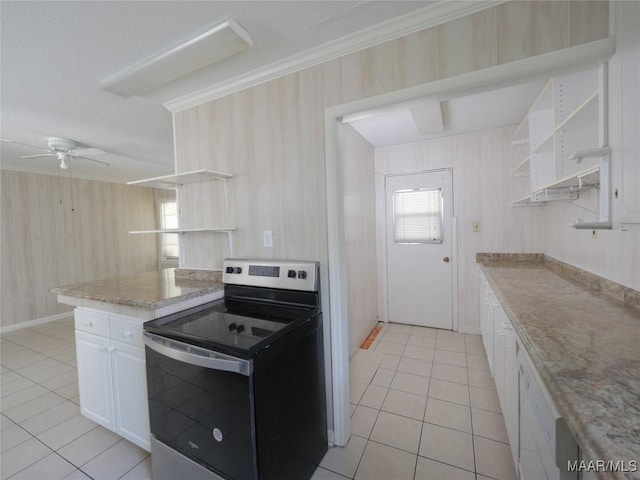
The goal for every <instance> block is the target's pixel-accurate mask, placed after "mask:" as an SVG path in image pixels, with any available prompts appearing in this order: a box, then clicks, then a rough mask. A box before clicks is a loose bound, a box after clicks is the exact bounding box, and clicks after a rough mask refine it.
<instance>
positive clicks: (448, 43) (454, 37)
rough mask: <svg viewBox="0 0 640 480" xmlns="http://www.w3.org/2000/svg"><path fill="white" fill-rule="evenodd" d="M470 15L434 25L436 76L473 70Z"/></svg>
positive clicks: (444, 76)
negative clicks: (436, 60)
mask: <svg viewBox="0 0 640 480" xmlns="http://www.w3.org/2000/svg"><path fill="white" fill-rule="evenodd" d="M472 23H473V22H472V17H471V16H468V17H463V18H459V19H458V20H454V21H452V22H448V23H445V24H444V25H439V26H437V27H435V29H436V32H437V45H438V54H437V57H438V78H449V77H453V76H454V75H460V74H462V73H467V72H470V71H471V70H473V60H472V57H473V47H472V39H473V31H472V28H471V27H472Z"/></svg>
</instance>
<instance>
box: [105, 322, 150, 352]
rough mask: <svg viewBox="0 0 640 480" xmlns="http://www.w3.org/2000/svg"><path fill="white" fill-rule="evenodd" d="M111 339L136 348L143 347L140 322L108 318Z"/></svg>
mask: <svg viewBox="0 0 640 480" xmlns="http://www.w3.org/2000/svg"><path fill="white" fill-rule="evenodd" d="M109 318H110V320H111V339H112V340H117V341H119V342H124V343H128V344H129V345H134V346H136V347H144V343H143V342H142V321H135V320H128V319H126V318H122V317H116V316H110V317H109Z"/></svg>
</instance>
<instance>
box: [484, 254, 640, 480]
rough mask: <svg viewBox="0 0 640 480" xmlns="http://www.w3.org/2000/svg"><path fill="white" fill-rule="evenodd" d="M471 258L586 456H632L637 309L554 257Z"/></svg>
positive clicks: (637, 448)
mask: <svg viewBox="0 0 640 480" xmlns="http://www.w3.org/2000/svg"><path fill="white" fill-rule="evenodd" d="M478 260H479V262H481V263H480V268H481V270H482V271H483V272H484V274H485V277H486V278H487V281H488V282H489V284H490V285H491V287H492V289H493V291H494V293H495V294H496V297H497V298H498V300H499V301H500V303H501V305H502V307H503V308H504V311H505V313H506V314H507V316H508V317H509V318H510V320H511V321H512V323H513V327H514V329H515V331H516V333H517V335H518V337H519V339H520V341H521V344H522V345H523V346H524V348H525V349H526V351H527V353H528V354H529V356H530V357H531V360H532V361H533V363H534V365H535V367H536V368H537V369H538V372H539V374H540V376H541V378H542V379H543V381H544V382H545V384H546V386H547V389H548V390H549V393H550V394H551V396H552V397H553V399H554V401H555V403H556V406H557V407H558V410H559V411H560V413H561V415H562V416H563V417H564V418H565V420H566V422H567V424H568V425H569V428H570V429H571V430H572V431H573V433H574V435H575V436H576V440H577V441H578V443H579V444H580V446H581V448H582V449H583V450H584V451H585V454H586V457H587V458H588V459H590V460H614V461H615V460H624V461H625V463H628V462H629V461H632V460H635V461H638V462H640V310H638V309H637V308H634V307H633V306H630V305H629V304H627V303H624V302H623V301H620V300H616V299H614V298H612V296H611V295H610V293H609V292H606V291H605V289H599V290H600V291H598V290H596V289H593V288H592V287H593V285H591V287H589V286H583V285H580V284H578V283H576V282H575V281H570V280H569V279H568V278H572V275H570V274H569V275H563V273H565V272H563V269H562V268H558V261H557V260H554V259H548V258H547V257H544V256H542V257H540V258H533V257H532V258H529V259H527V260H525V261H518V262H509V261H493V260H492V259H491V258H488V259H487V258H485V259H483V258H480V255H479V258H478ZM483 260H484V261H483ZM487 260H488V261H487ZM568 268H569V269H570V270H571V269H574V267H568ZM572 280H573V278H572ZM631 292H635V291H631ZM636 293H637V292H636ZM599 476H600V478H634V479H640V472H635V473H606V474H599Z"/></svg>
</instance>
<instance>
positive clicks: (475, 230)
mask: <svg viewBox="0 0 640 480" xmlns="http://www.w3.org/2000/svg"><path fill="white" fill-rule="evenodd" d="M473 231H474V232H476V233H477V232H479V231H480V224H479V223H478V222H476V223H474V224H473Z"/></svg>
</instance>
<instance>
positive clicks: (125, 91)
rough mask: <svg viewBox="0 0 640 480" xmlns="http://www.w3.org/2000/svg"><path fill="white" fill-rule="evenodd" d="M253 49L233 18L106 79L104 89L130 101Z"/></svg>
mask: <svg viewBox="0 0 640 480" xmlns="http://www.w3.org/2000/svg"><path fill="white" fill-rule="evenodd" d="M252 45H253V41H252V40H251V36H250V35H249V32H247V31H246V30H245V29H244V28H242V27H241V26H240V25H239V24H238V23H237V22H236V21H235V20H233V19H232V18H230V19H228V20H227V21H225V22H223V23H220V24H219V25H216V26H215V27H213V28H210V29H209V30H207V31H205V32H204V33H201V34H199V35H197V36H196V37H194V38H192V39H190V40H187V41H186V42H183V43H181V44H180V45H177V46H175V47H173V48H171V49H169V50H167V51H165V52H162V53H160V54H158V55H154V56H153V57H150V58H148V59H146V60H144V61H142V62H140V63H137V64H135V65H132V66H131V67H129V68H126V69H124V70H122V71H121V72H118V73H116V74H115V75H113V76H111V77H109V78H107V79H106V80H105V81H104V82H103V84H102V88H103V89H104V90H106V91H108V92H112V93H115V94H116V95H121V96H123V97H130V96H132V95H140V94H143V93H146V92H149V91H151V90H153V89H154V88H157V87H159V86H161V85H165V84H167V83H169V82H171V81H173V80H175V79H177V78H180V77H183V76H185V75H187V74H189V73H191V72H194V71H196V70H199V69H200V68H202V67H206V66H207V65H211V64H214V63H216V62H219V61H220V60H223V59H225V58H227V57H230V56H232V55H235V54H237V53H240V52H242V51H244V50H245V49H247V48H248V47H250V46H252Z"/></svg>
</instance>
